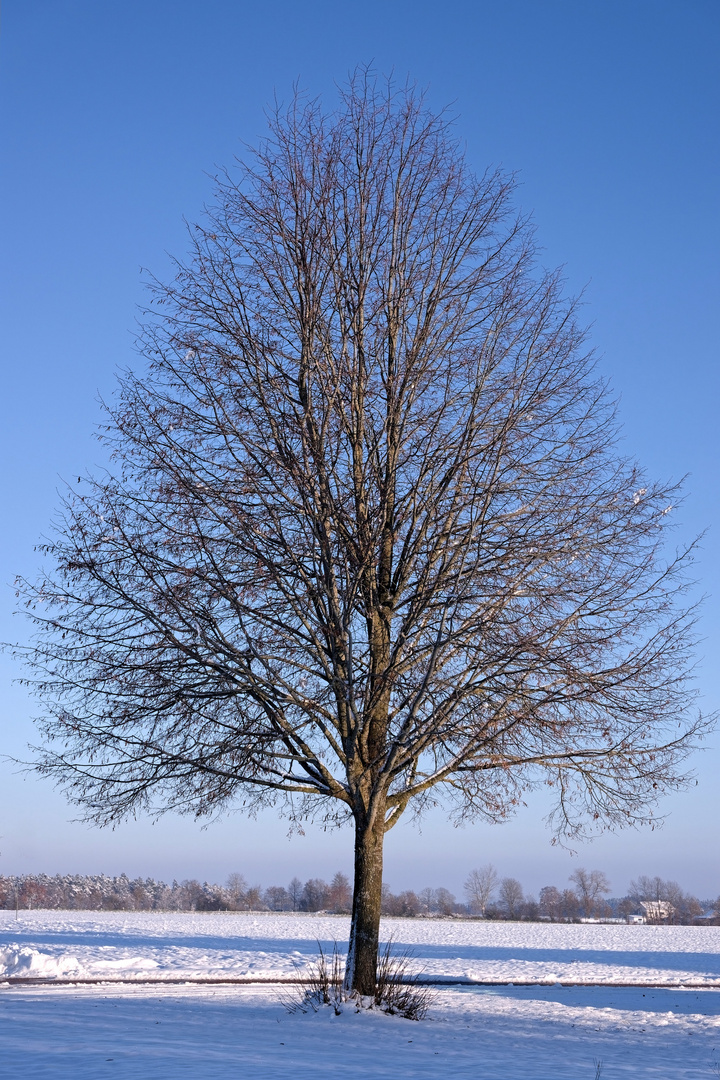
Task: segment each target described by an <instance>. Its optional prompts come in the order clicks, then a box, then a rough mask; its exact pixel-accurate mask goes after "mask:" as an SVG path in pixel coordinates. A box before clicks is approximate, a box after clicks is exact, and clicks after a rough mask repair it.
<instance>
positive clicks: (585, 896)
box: [570, 866, 610, 919]
mask: <svg viewBox="0 0 720 1080" xmlns="http://www.w3.org/2000/svg"><path fill="white" fill-rule="evenodd" d="M570 881H572V882H574V883H575V885H576V886H577V891H578V896H579V899H580V904H581V907H582V913H583V915H584V916H585V918H587V919H590V918H592V916H593V914H594V912H595V908H596V906H597V903H598V901H600V900H602V898H603V896H604V895H606V894H607V893H609V892H610V882H609V881H608V879H607V877H606V876H605V874H603V872H602V870H585V869H583V867H581V866H579V867H578V868H577V870H574V871H573V873H572V874H571V875H570Z"/></svg>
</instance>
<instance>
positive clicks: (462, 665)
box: [26, 72, 701, 994]
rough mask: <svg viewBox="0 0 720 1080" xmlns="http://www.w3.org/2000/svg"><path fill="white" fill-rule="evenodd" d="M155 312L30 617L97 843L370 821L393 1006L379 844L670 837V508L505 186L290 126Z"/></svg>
mask: <svg viewBox="0 0 720 1080" xmlns="http://www.w3.org/2000/svg"><path fill="white" fill-rule="evenodd" d="M270 127H271V133H270V136H269V138H268V140H267V141H266V142H265V143H264V144H263V145H261V146H260V148H259V149H258V150H257V152H255V153H254V154H249V155H248V158H247V159H246V162H245V164H244V165H242V166H241V168H240V171H239V173H238V174H227V175H224V176H223V177H221V178H220V180H219V181H218V189H217V202H216V205H215V207H214V208H211V210H210V211H209V215H208V219H207V221H206V223H205V224H204V225H201V226H198V227H196V228H195V229H194V230H192V233H191V236H192V243H193V252H192V256H191V258H190V259H189V261H188V262H187V263H186V264H184V265H181V264H179V265H178V267H177V274H176V276H175V279H174V280H173V281H172V282H171V283H170V284H169V285H167V286H164V285H162V284H160V283H156V284H155V286H154V288H155V293H154V296H155V301H156V303H157V306H156V307H155V308H153V309H152V310H153V311H154V315H153V314H152V313H151V315H150V317H149V321H148V325H147V327H146V329H145V331H144V336H143V338H142V346H143V348H144V352H145V357H146V358H147V362H148V369H147V372H146V373H145V374H132V373H128V374H126V375H125V376H124V377H123V379H122V380H121V389H120V391H119V395H118V398H117V399H116V401H115V403H114V404H113V405H112V406H111V407H110V408H109V418H108V424H107V428H106V429H105V430H104V432H103V434H102V438H103V439H104V440H105V442H106V444H107V446H108V447H109V449H110V450H111V451H112V453H113V455H114V461H115V465H114V467H113V469H112V471H111V472H110V473H109V474H107V475H103V476H99V477H96V478H93V477H86V478H84V480H83V482H82V484H81V485H80V486H79V487H78V489H77V491H76V492H75V493H71V494H70V495H69V497H68V499H67V501H66V504H65V510H64V516H63V517H62V519H61V520H60V522H59V525H58V528H57V531H56V533H55V534H54V538H52V539H51V540H50V541H49V542H48V543H47V544H46V546H45V549H44V550H45V555H46V557H47V559H48V562H49V564H50V565H49V569H48V570H47V572H46V574H45V576H44V577H43V579H42V580H41V581H40V582H39V583H37V584H36V585H34V586H33V585H27V586H26V595H27V599H28V603H29V606H30V609H31V611H32V613H33V615H34V618H35V620H36V623H37V627H38V631H39V634H38V638H37V639H36V646H35V648H34V650H33V651H32V652H31V653H30V661H31V663H32V664H34V667H35V671H36V673H37V685H36V688H37V690H38V692H39V695H40V697H41V698H42V700H43V701H44V709H45V713H44V716H45V719H44V723H43V731H44V736H45V738H46V743H45V749H44V751H43V754H42V757H41V758H40V768H41V770H43V771H44V772H45V773H48V774H50V775H52V776H54V777H56V778H57V780H58V781H60V782H61V783H64V784H65V785H66V786H67V790H68V793H69V796H70V797H71V798H72V799H74V800H75V801H76V802H77V803H79V804H80V805H81V806H83V807H84V808H85V811H86V814H87V816H88V818H89V819H90V820H94V821H95V822H98V823H101V824H103V823H107V822H111V821H114V820H117V819H120V818H122V817H123V816H125V815H128V814H132V813H136V812H138V811H140V810H149V811H151V812H152V811H154V812H163V811H165V810H169V809H171V810H176V811H181V812H182V811H185V812H188V813H192V814H196V815H207V814H210V815H212V814H216V813H218V812H219V811H221V810H222V808H223V807H225V806H227V805H228V804H230V803H232V802H233V801H238V800H239V801H240V804H241V805H242V806H244V807H245V808H246V809H247V810H248V811H249V812H253V811H255V810H257V809H258V808H260V807H262V806H265V805H267V804H269V803H273V802H277V801H278V800H279V799H280V800H284V809H285V811H286V812H287V813H288V814H289V815H291V816H292V817H293V818H295V819H296V820H297V819H301V818H303V817H311V816H315V817H318V816H319V817H320V819H321V820H322V821H323V822H325V823H326V824H331V823H333V822H343V821H351V822H352V823H353V825H354V829H355V864H354V895H353V909H352V920H351V935H350V946H349V953H348V964H347V980H348V986H349V987H350V988H352V989H353V990H355V991H357V992H358V993H361V994H371V993H372V992H373V991H374V981H375V973H376V956H377V943H378V933H379V918H380V903H381V891H382V869H383V838H384V835H385V833H386V832H387V830H388V829H390V828H392V827H393V826H394V825H395V824H396V823H397V821H399V819H400V817H401V816H402V814H403V813H404V811H405V810H406V808H408V807H409V806H412V807H414V809H415V811H416V812H418V813H419V812H421V811H422V810H423V809H424V808H426V807H428V806H430V805H432V804H433V802H435V801H438V800H441V799H442V800H445V802H446V803H447V804H449V805H450V806H451V807H452V808H454V812H455V813H456V814H457V815H458V817H459V818H460V819H464V818H470V817H472V816H480V817H482V818H484V819H485V820H489V821H499V820H502V819H503V817H504V816H505V815H506V814H507V813H509V812H510V811H511V810H512V809H513V807H514V806H516V805H517V803H518V800H519V798H520V795H521V792H522V791H523V790H526V789H527V788H529V787H532V786H533V785H535V784H550V785H551V786H552V787H554V789H555V791H556V793H557V810H556V812H555V815H554V816H553V818H552V821H551V825H552V827H554V828H555V829H556V830H557V831H558V832H559V833H560V834H564V835H570V836H576V835H577V834H578V833H579V832H580V831H581V829H582V828H583V827H584V823H585V822H586V821H589V822H590V823H593V822H594V823H595V824H597V825H601V824H605V825H609V826H616V825H623V824H626V823H629V822H638V821H644V820H647V818H648V817H649V816H651V813H652V809H651V808H652V805H653V803H654V801H655V800H656V798H657V797H658V796H659V795H660V794H661V793H663V792H664V791H666V790H668V789H673V788H675V787H676V786H678V785H679V784H681V783H682V782H683V774H682V771H681V768H680V762H681V760H682V758H683V757H684V755H685V753H686V752H687V750H688V748H689V746H690V744H691V743H692V741H693V739H694V736H695V735H696V734H697V733H698V731H699V730H700V727H701V721H699V720H694V719H693V718H692V717H691V716H690V715H689V712H690V709H691V705H692V696H691V694H690V692H689V690H688V686H687V682H686V673H687V671H688V667H689V663H690V660H689V650H690V647H691V644H692V641H691V623H692V618H691V613H690V612H688V611H686V610H684V609H683V607H682V601H681V600H679V599H678V598H679V597H680V595H681V590H682V587H683V579H682V576H681V575H682V572H683V568H684V559H685V557H686V555H687V552H685V553H683V552H681V553H679V554H678V555H677V556H676V557H674V558H672V559H671V560H670V562H669V563H665V562H664V561H663V558H662V550H663V547H662V545H663V543H664V541H665V536H666V532H667V525H668V523H669V521H670V515H669V511H670V509H671V507H672V506H673V505H674V504H675V503H676V501H677V497H678V493H677V490H676V489H675V488H674V487H668V486H664V485H662V484H655V483H652V482H651V481H650V480H647V479H645V478H643V476H642V474H641V473H640V472H639V471H638V469H637V468H636V467H635V465H633V464H632V463H628V462H626V461H625V460H623V459H622V458H621V457H620V456H619V455H618V452H617V449H616V446H615V438H616V420H615V415H614V409H613V403H612V401H611V399H610V398H609V396H608V394H607V392H606V389H605V387H604V386H603V384H602V383H601V381H599V380H598V378H597V377H596V376H595V375H594V374H593V370H592V362H591V359H590V358H589V356H588V355H587V352H586V350H585V348H584V345H583V332H582V330H581V329H579V328H578V326H577V325H576V321H575V314H574V310H573V306H572V304H568V303H567V302H566V301H565V300H564V299H563V295H562V286H561V282H560V280H559V278H558V276H557V275H556V274H544V273H542V272H541V271H540V270H538V269H537V268H536V266H535V263H534V261H533V247H532V234H531V231H530V228H529V225H528V223H527V221H524V220H522V219H518V218H517V217H516V216H514V215H513V211H512V206H511V198H512V182H511V180H510V179H508V178H507V177H505V176H503V175H501V174H499V173H497V172H488V173H486V174H485V175H483V176H480V177H479V178H477V177H475V176H473V175H472V174H471V173H470V172H469V170H468V168H467V166H466V164H465V163H464V160H463V157H462V155H461V153H460V150H459V148H458V144H457V143H456V142H454V141H453V137H452V133H451V131H450V128H449V121H448V120H447V118H446V117H445V116H443V115H442V114H441V115H433V114H431V113H430V112H429V111H428V109H427V108H426V106H425V104H424V102H423V100H422V97H419V96H418V95H417V94H416V93H415V92H414V91H413V90H412V89H406V90H404V91H400V92H396V91H395V90H394V89H393V88H392V87H391V86H389V85H385V84H379V83H377V82H375V81H374V80H373V78H371V77H370V76H369V75H368V73H367V72H361V73H359V74H358V75H356V76H355V77H354V78H353V79H352V81H351V83H350V85H349V86H348V88H347V89H346V90H345V91H344V92H343V93H342V94H341V100H340V103H339V105H338V107H337V109H336V110H335V111H334V112H332V113H329V114H323V112H322V111H321V108H320V106H319V105H318V104H317V103H313V102H307V101H306V100H304V99H303V98H302V97H301V96H296V97H295V98H294V99H293V100H292V101H291V103H290V106H289V108H287V109H286V110H282V109H279V108H278V110H276V112H275V113H274V114H273V115H272V116H271V120H270Z"/></svg>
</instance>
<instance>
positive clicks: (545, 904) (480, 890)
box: [0, 864, 720, 924]
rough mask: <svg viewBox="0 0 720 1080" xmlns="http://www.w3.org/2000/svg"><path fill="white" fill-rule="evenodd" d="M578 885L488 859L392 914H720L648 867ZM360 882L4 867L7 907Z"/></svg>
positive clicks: (312, 896) (205, 899) (267, 902)
mask: <svg viewBox="0 0 720 1080" xmlns="http://www.w3.org/2000/svg"><path fill="white" fill-rule="evenodd" d="M569 880H570V882H571V885H572V887H570V888H562V887H559V886H556V885H546V886H545V887H544V888H542V889H541V890H540V893H539V896H538V898H537V899H536V898H535V897H534V896H531V895H527V894H526V893H525V892H524V890H523V887H522V885H521V883H520V882H519V881H518V880H517V879H516V878H510V877H505V878H500V877H499V875H498V873H497V871H496V870H495V868H494V867H493V866H492V865H490V864H488V865H486V866H482V867H480V868H479V869H476V870H473V871H471V872H470V874H469V875H468V878H467V880H466V882H465V897H466V902H464V903H463V902H460V901H458V900H456V898H455V896H454V895H453V894H452V893H451V892H450V891H449V889H445V888H442V887H440V888H437V889H433V888H429V887H428V888H425V889H422V890H421V891H420V892H414V891H412V890H410V889H408V890H405V891H403V892H400V893H397V894H396V893H393V892H392V891H391V889H390V888H389V887H388V886H387V885H386V886H384V887H383V900H382V911H383V914H384V915H394V916H406V917H412V916H418V917H422V916H425V917H428V916H434V917H452V916H455V917H458V916H461V917H462V916H464V917H466V918H467V917H473V918H484V919H515V920H526V921H536V920H541V921H546V922H547V921H550V922H577V921H579V920H581V919H598V920H609V919H622V920H623V921H626V922H631V921H638V920H643V921H645V922H657V923H697V924H700V923H703V924H708V923H720V898H718V899H717V900H698V899H697V898H696V897H694V896H691V895H690V894H688V893H686V892H684V891H683V890H682V889H681V888H680V886H679V885H678V884H677V882H675V881H665V880H664V879H662V878H659V877H654V878H650V877H645V876H641V877H639V878H637V880H635V881H632V882H631V883H630V888H629V890H628V893H627V895H625V896H622V897H610V898H607V894H608V893H609V892H610V884H609V882H608V880H607V878H606V876H605V874H603V873H602V871H599V870H590V871H587V870H584V869H582V868H580V869H578V870H576V871H575V872H574V873H573V874H571V876H570V879H569ZM351 903H352V888H351V885H350V882H349V880H348V878H347V877H346V875H345V874H342V873H340V872H338V873H337V874H335V876H334V877H333V879H332V881H331V882H330V883H329V884H328V882H326V881H323V880H322V878H309V879H308V880H307V881H305V882H302V881H301V880H300V879H299V878H297V877H295V878H293V879H292V881H291V882H290V883H289V884H288V885H287V886H284V885H271V886H270V887H269V888H265V889H263V888H262V887H261V886H260V885H248V883H247V882H246V881H245V879H244V878H243V876H242V874H237V873H236V874H231V875H230V877H229V878H228V880H227V882H226V883H225V885H216V884H210V883H209V882H207V881H204V882H202V883H201V882H199V881H196V880H195V879H190V880H184V881H180V882H178V881H173V883H172V884H171V885H168V884H167V883H166V882H164V881H156V880H155V879H154V878H134V879H131V878H129V877H127V875H125V874H121V875H120V876H119V877H110V876H108V875H105V874H90V875H86V874H65V875H61V874H57V875H55V876H54V877H50V876H49V875H47V874H21V875H17V876H7V877H0V909H6V910H7V909H13V908H15V907H17V908H18V909H23V910H26V909H31V908H50V909H54V910H66V911H308V912H318V911H325V912H330V913H333V914H347V913H349V911H350V908H351Z"/></svg>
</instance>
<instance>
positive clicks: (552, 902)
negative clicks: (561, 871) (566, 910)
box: [538, 885, 563, 922]
mask: <svg viewBox="0 0 720 1080" xmlns="http://www.w3.org/2000/svg"><path fill="white" fill-rule="evenodd" d="M539 901H540V902H539V905H538V907H539V911H540V914H541V915H544V916H545V917H546V918H548V919H550V920H551V921H552V922H557V921H558V920H559V919H561V918H562V917H563V906H562V895H561V894H560V890H559V889H558V888H557V887H556V886H555V885H544V886H543V888H542V889H541V890H540V897H539Z"/></svg>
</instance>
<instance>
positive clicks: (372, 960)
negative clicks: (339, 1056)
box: [345, 815, 385, 997]
mask: <svg viewBox="0 0 720 1080" xmlns="http://www.w3.org/2000/svg"><path fill="white" fill-rule="evenodd" d="M378 819H379V821H378ZM384 838H385V832H384V815H377V817H376V818H375V820H374V822H373V823H372V824H369V823H368V822H367V821H365V820H363V821H357V820H356V823H355V886H354V889H353V903H352V919H351V923H350V944H349V947H348V958H347V967H346V969H345V989H346V990H348V991H352V992H354V993H356V994H362V995H363V996H367V997H369V996H371V995H373V994H374V993H375V985H376V979H377V956H378V942H379V939H380V906H381V901H382V872H383V841H384Z"/></svg>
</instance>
